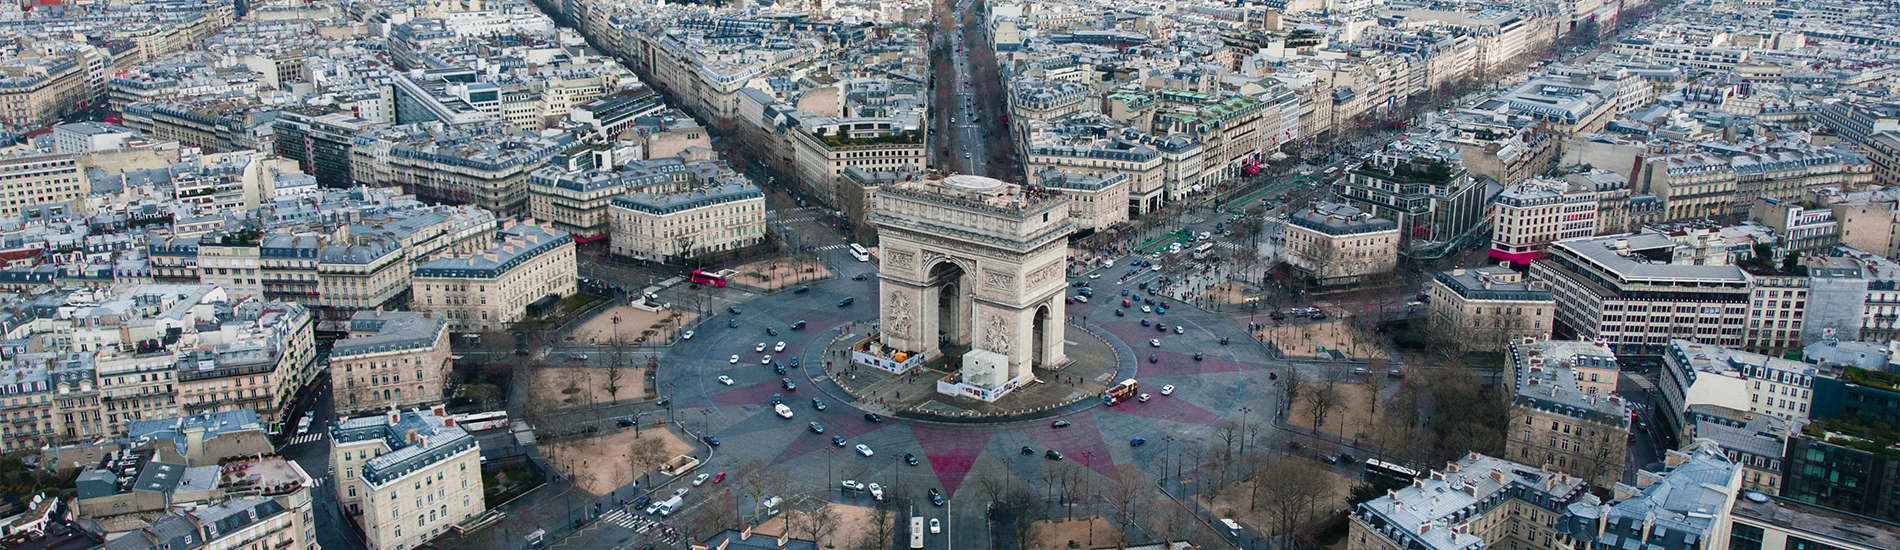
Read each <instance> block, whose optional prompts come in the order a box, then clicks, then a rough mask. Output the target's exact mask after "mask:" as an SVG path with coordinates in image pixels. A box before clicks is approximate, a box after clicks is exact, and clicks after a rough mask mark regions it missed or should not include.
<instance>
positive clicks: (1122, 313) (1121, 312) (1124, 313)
mask: <svg viewBox="0 0 1900 550" xmlns="http://www.w3.org/2000/svg"><path fill="white" fill-rule="evenodd" d="M1115 316H1116V317H1127V316H1128V312H1127V311H1124V310H1119V309H1117V310H1115Z"/></svg>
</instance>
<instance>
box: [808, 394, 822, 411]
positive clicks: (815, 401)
mask: <svg viewBox="0 0 1900 550" xmlns="http://www.w3.org/2000/svg"><path fill="white" fill-rule="evenodd" d="M811 408H813V409H816V410H820V411H822V410H825V400H823V399H819V398H816V397H813V398H811Z"/></svg>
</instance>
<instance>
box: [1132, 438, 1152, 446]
mask: <svg viewBox="0 0 1900 550" xmlns="http://www.w3.org/2000/svg"><path fill="white" fill-rule="evenodd" d="M1147 444H1148V440H1146V439H1142V438H1139V437H1137V438H1134V439H1130V440H1128V446H1130V447H1140V446H1142V445H1147Z"/></svg>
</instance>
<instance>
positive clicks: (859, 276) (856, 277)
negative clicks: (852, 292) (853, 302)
mask: <svg viewBox="0 0 1900 550" xmlns="http://www.w3.org/2000/svg"><path fill="white" fill-rule="evenodd" d="M869 278H870V277H868V276H866V275H865V274H863V273H859V274H857V275H852V276H851V280H853V281H862V280H865V279H869Z"/></svg>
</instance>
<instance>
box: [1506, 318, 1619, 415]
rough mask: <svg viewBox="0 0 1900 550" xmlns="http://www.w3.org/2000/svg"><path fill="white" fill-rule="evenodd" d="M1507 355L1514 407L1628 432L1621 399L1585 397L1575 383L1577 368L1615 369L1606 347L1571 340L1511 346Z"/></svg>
mask: <svg viewBox="0 0 1900 550" xmlns="http://www.w3.org/2000/svg"><path fill="white" fill-rule="evenodd" d="M1510 354H1511V359H1512V361H1513V362H1514V363H1515V365H1514V366H1515V367H1516V369H1515V370H1516V371H1517V376H1516V392H1515V399H1514V400H1515V401H1516V402H1517V403H1519V404H1521V405H1528V406H1533V407H1536V408H1538V409H1541V410H1547V411H1552V412H1556V413H1561V414H1564V415H1567V416H1572V417H1578V418H1586V417H1588V418H1590V419H1591V420H1594V421H1597V422H1604V423H1610V424H1615V425H1619V426H1625V428H1624V429H1628V428H1627V426H1628V422H1629V408H1628V407H1627V406H1626V405H1625V404H1624V403H1623V400H1622V399H1621V398H1618V397H1615V396H1608V395H1603V396H1599V395H1594V394H1589V393H1585V392H1584V391H1583V387H1582V385H1580V384H1578V383H1577V371H1576V368H1577V367H1579V366H1584V367H1593V368H1603V369H1616V368H1617V364H1616V356H1615V355H1614V354H1612V353H1611V352H1610V349H1609V348H1608V347H1605V346H1604V345H1603V344H1598V343H1595V342H1580V341H1574V340H1545V341H1542V342H1537V343H1534V344H1529V345H1525V344H1521V343H1517V342H1513V343H1511V348H1510Z"/></svg>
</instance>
